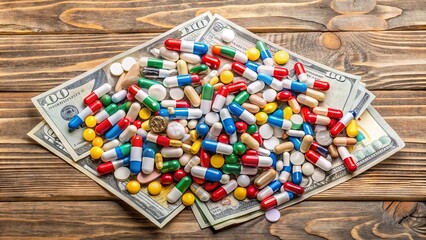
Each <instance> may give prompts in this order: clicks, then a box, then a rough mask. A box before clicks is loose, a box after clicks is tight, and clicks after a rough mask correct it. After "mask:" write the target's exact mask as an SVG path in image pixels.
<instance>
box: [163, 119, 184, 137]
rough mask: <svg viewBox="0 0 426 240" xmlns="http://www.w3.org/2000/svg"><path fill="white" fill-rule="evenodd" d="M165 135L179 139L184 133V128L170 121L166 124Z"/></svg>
mask: <svg viewBox="0 0 426 240" xmlns="http://www.w3.org/2000/svg"><path fill="white" fill-rule="evenodd" d="M166 132H167V136H168V137H169V138H171V139H181V138H182V137H183V136H184V135H185V128H184V127H183V126H182V125H181V124H180V123H178V122H174V121H173V122H170V123H169V125H167V130H166Z"/></svg>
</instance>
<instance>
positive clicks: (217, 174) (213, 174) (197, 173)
mask: <svg viewBox="0 0 426 240" xmlns="http://www.w3.org/2000/svg"><path fill="white" fill-rule="evenodd" d="M191 175H192V176H194V177H196V178H201V179H204V180H206V181H209V182H219V181H220V180H221V179H222V172H221V171H220V170H217V169H215V168H205V167H201V166H194V167H192V168H191Z"/></svg>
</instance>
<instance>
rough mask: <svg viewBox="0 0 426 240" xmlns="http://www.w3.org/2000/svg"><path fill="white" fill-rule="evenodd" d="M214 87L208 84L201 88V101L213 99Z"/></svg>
mask: <svg viewBox="0 0 426 240" xmlns="http://www.w3.org/2000/svg"><path fill="white" fill-rule="evenodd" d="M213 92H214V87H213V85H211V84H210V83H206V84H204V86H203V91H202V93H201V99H203V100H210V101H211V100H212V99H213Z"/></svg>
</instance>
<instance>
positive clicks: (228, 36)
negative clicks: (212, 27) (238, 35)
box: [222, 28, 235, 43]
mask: <svg viewBox="0 0 426 240" xmlns="http://www.w3.org/2000/svg"><path fill="white" fill-rule="evenodd" d="M234 38H235V32H234V31H232V30H231V29H228V28H225V29H223V31H222V40H223V41H224V42H226V43H230V42H232V41H233V40H234Z"/></svg>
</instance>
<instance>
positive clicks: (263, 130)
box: [259, 123, 274, 139]
mask: <svg viewBox="0 0 426 240" xmlns="http://www.w3.org/2000/svg"><path fill="white" fill-rule="evenodd" d="M259 134H260V136H261V137H262V138H263V139H270V138H271V137H272V135H274V129H273V128H272V126H271V125H269V124H267V123H265V124H263V125H262V126H260V127H259Z"/></svg>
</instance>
